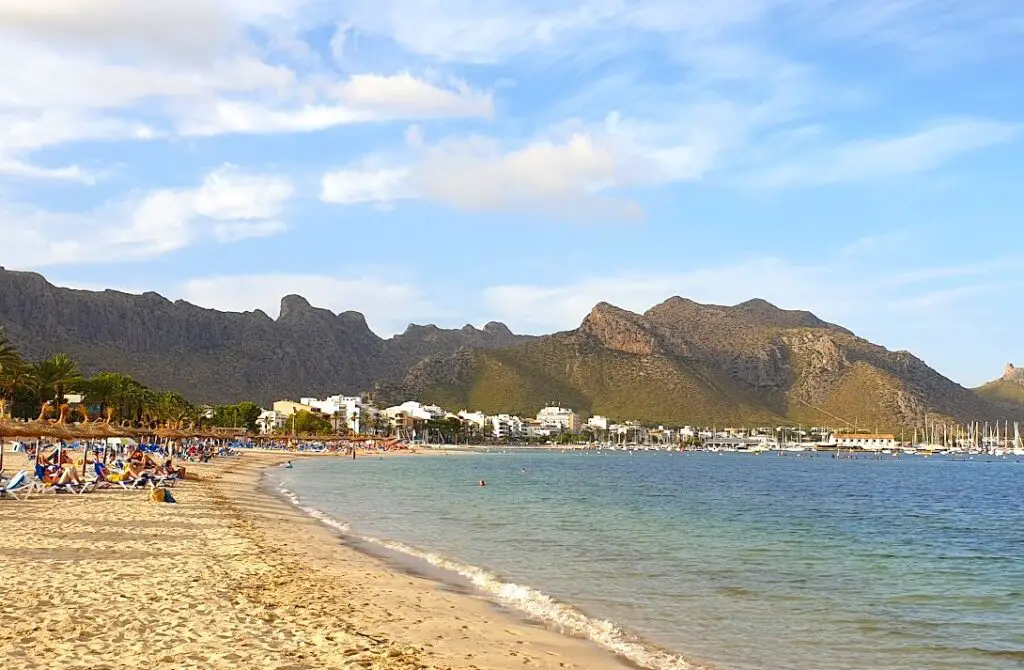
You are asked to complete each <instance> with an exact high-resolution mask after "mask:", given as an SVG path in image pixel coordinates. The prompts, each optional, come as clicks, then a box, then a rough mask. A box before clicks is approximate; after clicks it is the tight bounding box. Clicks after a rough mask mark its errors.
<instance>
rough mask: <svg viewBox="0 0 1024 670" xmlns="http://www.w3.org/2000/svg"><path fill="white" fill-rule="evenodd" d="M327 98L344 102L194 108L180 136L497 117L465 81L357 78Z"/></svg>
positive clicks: (222, 102) (225, 102)
mask: <svg viewBox="0 0 1024 670" xmlns="http://www.w3.org/2000/svg"><path fill="white" fill-rule="evenodd" d="M322 97H325V98H332V99H336V100H340V101H341V102H340V103H339V104H333V103H326V102H323V103H315V104H301V105H294V104H284V105H280V104H278V105H267V104H264V103H260V102H249V101H238V100H230V99H219V100H215V101H213V102H212V103H210V104H208V105H201V106H198V107H195V108H193V109H192V110H191V111H190V112H189V113H188V115H187V116H186V117H185V118H184V119H183V121H182V124H181V126H180V132H181V133H182V134H184V135H194V136H209V135H221V134H228V133H248V134H269V133H299V132H313V131H318V130H326V129H328V128H333V127H335V126H342V125H349V124H354V123H371V122H381V121H396V120H407V119H431V118H470V117H482V118H486V117H489V116H490V115H491V114H492V113H493V103H492V100H491V95H490V94H489V93H481V92H478V91H475V90H473V89H471V88H470V87H468V86H467V85H465V84H464V83H461V82H457V85H456V87H454V88H451V89H446V88H441V87H438V86H435V85H433V84H430V83H428V82H426V81H423V80H420V79H416V78H414V77H412V76H411V75H409V74H400V75H395V76H392V77H383V76H377V75H356V76H354V77H351V78H350V79H348V80H346V81H344V82H342V83H340V84H338V85H334V86H330V87H328V88H327V90H326V91H325V93H324V95H323V96H322Z"/></svg>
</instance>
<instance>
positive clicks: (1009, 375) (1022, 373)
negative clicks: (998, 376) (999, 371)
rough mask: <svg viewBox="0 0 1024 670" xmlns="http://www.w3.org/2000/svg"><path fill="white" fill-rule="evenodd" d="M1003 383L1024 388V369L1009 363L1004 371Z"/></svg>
mask: <svg viewBox="0 0 1024 670" xmlns="http://www.w3.org/2000/svg"><path fill="white" fill-rule="evenodd" d="M1003 381H1007V382H1013V383H1015V384H1020V385H1021V386H1024V368H1018V367H1014V365H1013V363H1007V364H1006V367H1005V368H1004V369H1003Z"/></svg>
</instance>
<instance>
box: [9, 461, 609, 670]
mask: <svg viewBox="0 0 1024 670" xmlns="http://www.w3.org/2000/svg"><path fill="white" fill-rule="evenodd" d="M7 456H8V458H9V459H10V460H9V461H8V463H7V472H8V474H10V473H11V471H12V465H15V464H17V465H20V464H21V459H22V458H23V457H22V456H21V455H20V454H8V455H7ZM284 458H285V457H284V456H282V455H281V454H271V453H247V454H244V455H242V456H240V457H237V458H231V459H224V460H221V461H220V462H215V463H213V464H210V465H206V466H194V467H192V468H190V469H191V470H193V471H195V472H196V473H197V474H198V475H199V477H200V479H199V480H198V481H186V482H181V483H179V484H178V486H177V487H176V488H175V489H174V494H175V496H176V497H177V499H178V501H179V504H177V505H168V504H160V503H154V502H150V500H149V495H148V492H127V491H97V492H95V493H91V494H86V495H83V496H74V495H70V494H61V495H56V496H55V495H52V494H46V495H45V496H44V497H39V496H37V497H35V498H33V499H31V500H29V501H24V502H22V501H10V500H3V501H0V658H2V659H3V666H4V668H5V670H10V669H20V668H42V667H60V668H90V669H94V670H101V669H112V668H136V667H147V668H267V669H270V668H274V669H282V670H283V669H286V668H288V669H296V670H297V669H301V668H349V667H351V668H359V667H362V668H401V669H412V668H439V669H440V668H479V669H488V668H494V669H503V668H589V669H593V670H605V669H613V668H614V669H620V670H621V669H622V668H625V667H628V666H626V665H625V664H624V663H622V662H620V661H619V660H618V659H616V658H614V657H612V656H611V655H609V654H606V653H605V652H604V651H602V650H601V649H599V648H598V647H596V646H595V645H593V644H591V643H589V642H586V641H583V640H578V639H575V638H570V637H567V636H563V635H560V634H558V633H555V632H551V631H548V630H545V629H543V628H540V627H535V626H532V625H529V624H526V623H523V622H521V621H520V620H518V619H517V618H516V617H514V616H513V615H511V614H506V613H505V612H503V611H500V610H498V609H497V608H495V607H494V606H493V605H491V604H490V603H489V602H487V601H486V600H484V599H482V598H477V597H475V596H473V595H468V594H461V593H457V592H453V591H451V590H447V589H444V588H442V587H441V586H440V585H438V584H436V583H435V582H432V581H430V580H427V579H423V578H419V577H416V576H410V575H407V574H405V573H403V572H401V571H398V570H396V569H393V568H392V567H390V566H389V565H387V564H386V563H385V562H383V561H381V560H378V559H376V558H373V557H370V556H367V555H364V554H362V553H360V552H358V551H356V550H353V549H351V548H348V547H346V546H344V545H343V544H342V543H341V542H340V541H339V538H338V537H336V536H335V535H334V534H333V532H332V531H331V530H330V529H329V528H328V527H326V526H324V525H323V524H321V523H320V522H318V521H316V520H313V519H310V518H308V517H306V516H305V515H303V514H302V513H301V512H299V511H298V510H296V509H295V508H294V507H292V506H291V505H289V504H287V503H285V502H283V501H280V500H278V499H276V498H275V497H273V496H272V495H270V494H268V493H265V492H263V491H261V490H260V489H259V480H260V473H261V471H262V470H263V469H265V468H266V467H268V466H271V465H273V464H275V463H278V462H280V461H282V460H283V459H284Z"/></svg>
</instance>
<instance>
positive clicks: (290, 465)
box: [284, 461, 292, 468]
mask: <svg viewBox="0 0 1024 670" xmlns="http://www.w3.org/2000/svg"><path fill="white" fill-rule="evenodd" d="M284 467H286V468H291V467H292V462H291V461H288V462H287V463H285V464H284Z"/></svg>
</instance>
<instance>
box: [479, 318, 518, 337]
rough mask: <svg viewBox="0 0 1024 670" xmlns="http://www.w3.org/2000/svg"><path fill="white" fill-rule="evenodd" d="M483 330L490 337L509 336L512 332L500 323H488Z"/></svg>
mask: <svg viewBox="0 0 1024 670" xmlns="http://www.w3.org/2000/svg"><path fill="white" fill-rule="evenodd" d="M484 330H485V331H487V332H488V333H491V334H492V335H511V334H512V331H511V330H510V329H509V327H508V326H506V325H505V324H504V323H502V322H501V321H488V322H487V323H486V324H484Z"/></svg>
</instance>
